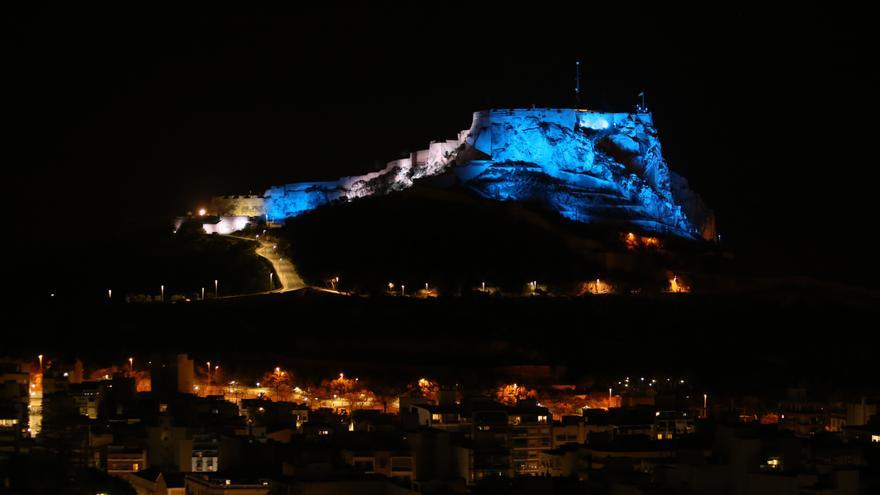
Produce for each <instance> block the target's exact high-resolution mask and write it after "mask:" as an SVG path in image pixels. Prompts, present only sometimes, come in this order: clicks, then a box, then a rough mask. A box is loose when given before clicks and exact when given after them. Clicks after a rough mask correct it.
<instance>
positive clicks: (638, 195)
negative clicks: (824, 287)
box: [266, 109, 715, 239]
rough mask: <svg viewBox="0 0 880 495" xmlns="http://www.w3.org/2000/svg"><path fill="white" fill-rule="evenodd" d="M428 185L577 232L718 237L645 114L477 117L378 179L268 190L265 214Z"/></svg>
mask: <svg viewBox="0 0 880 495" xmlns="http://www.w3.org/2000/svg"><path fill="white" fill-rule="evenodd" d="M425 177H436V178H438V179H443V178H446V179H450V178H451V179H454V180H455V182H457V183H459V184H462V185H463V186H465V187H467V188H468V189H470V190H471V191H473V192H474V193H475V194H478V195H480V196H483V197H486V198H491V199H495V200H499V201H529V202H533V203H538V204H542V205H544V206H546V207H547V208H549V209H551V210H553V211H556V212H558V213H559V214H560V215H562V216H564V217H566V218H569V219H571V220H574V221H578V222H584V223H603V224H612V225H620V226H621V227H627V226H634V227H638V228H641V229H644V230H647V231H651V232H658V233H665V234H672V235H677V236H681V237H687V238H700V237H703V238H707V239H711V238H712V237H714V234H715V232H714V216H713V215H712V212H711V211H710V210H708V209H707V208H706V207H705V205H704V204H703V202H702V201H701V200H700V198H699V197H698V196H697V195H696V194H695V193H694V192H693V191H691V190H690V189H689V188H688V184H687V181H686V180H684V179H683V178H681V177H680V176H678V175H676V174H674V173H671V172H670V170H669V168H668V167H667V165H666V162H665V160H664V159H663V155H662V151H661V146H660V140H659V138H658V137H657V131H656V129H655V128H654V125H653V120H652V118H651V115H650V114H648V113H639V114H630V113H604V112H592V111H586V110H575V109H512V110H488V111H482V112H476V113H475V114H474V119H473V122H472V125H471V128H470V129H468V130H466V131H462V132H461V133H459V136H458V139H457V140H449V141H441V142H432V143H431V145H430V147H429V148H428V149H427V150H422V151H418V152H416V153H412V154H411V155H410V157H409V158H404V159H401V160H395V161H393V162H390V163H388V165H387V166H386V167H385V168H384V169H383V170H381V171H378V172H373V173H370V174H366V175H363V176H354V177H344V178H342V179H339V180H338V181H333V182H313V183H297V184H287V185H284V186H278V187H272V188H270V189H269V190H268V191H266V209H267V213H268V215H269V217H270V219H272V220H277V219H281V218H286V217H291V216H296V215H298V214H300V213H302V212H305V211H308V210H312V209H314V208H317V207H319V206H321V205H324V204H328V203H331V202H334V201H351V200H353V199H356V198H361V197H365V196H371V195H376V194H388V193H390V192H394V191H399V190H403V189H406V188H408V187H411V186H412V184H413V181H414V180H418V179H420V178H425ZM437 182H438V183H442V182H443V181H442V180H438V181H437Z"/></svg>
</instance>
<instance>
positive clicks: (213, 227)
mask: <svg viewBox="0 0 880 495" xmlns="http://www.w3.org/2000/svg"><path fill="white" fill-rule="evenodd" d="M248 220H249V217H220V221H219V222H217V223H206V224H203V225H202V228H203V229H205V232H207V233H208V234H220V235H228V234H231V233H233V232H235V231H237V230H241V229H243V228H245V227H246V226H247V224H248Z"/></svg>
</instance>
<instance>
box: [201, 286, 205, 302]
mask: <svg viewBox="0 0 880 495" xmlns="http://www.w3.org/2000/svg"><path fill="white" fill-rule="evenodd" d="M204 300H205V288H204V287H202V301H204Z"/></svg>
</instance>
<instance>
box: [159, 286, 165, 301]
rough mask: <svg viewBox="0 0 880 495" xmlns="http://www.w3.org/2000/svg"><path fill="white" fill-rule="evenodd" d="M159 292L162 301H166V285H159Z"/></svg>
mask: <svg viewBox="0 0 880 495" xmlns="http://www.w3.org/2000/svg"><path fill="white" fill-rule="evenodd" d="M159 293H160V296H161V298H162V299H161V300H162V302H165V286H164V285H160V286H159Z"/></svg>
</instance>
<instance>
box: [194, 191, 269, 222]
mask: <svg viewBox="0 0 880 495" xmlns="http://www.w3.org/2000/svg"><path fill="white" fill-rule="evenodd" d="M265 211H266V209H265V202H264V200H263V197H262V196H258V195H256V194H241V195H235V196H215V197H213V198H211V202H210V204H209V209H208V213H209V214H211V215H217V216H233V217H258V216H262V215H263V214H264V213H265Z"/></svg>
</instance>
